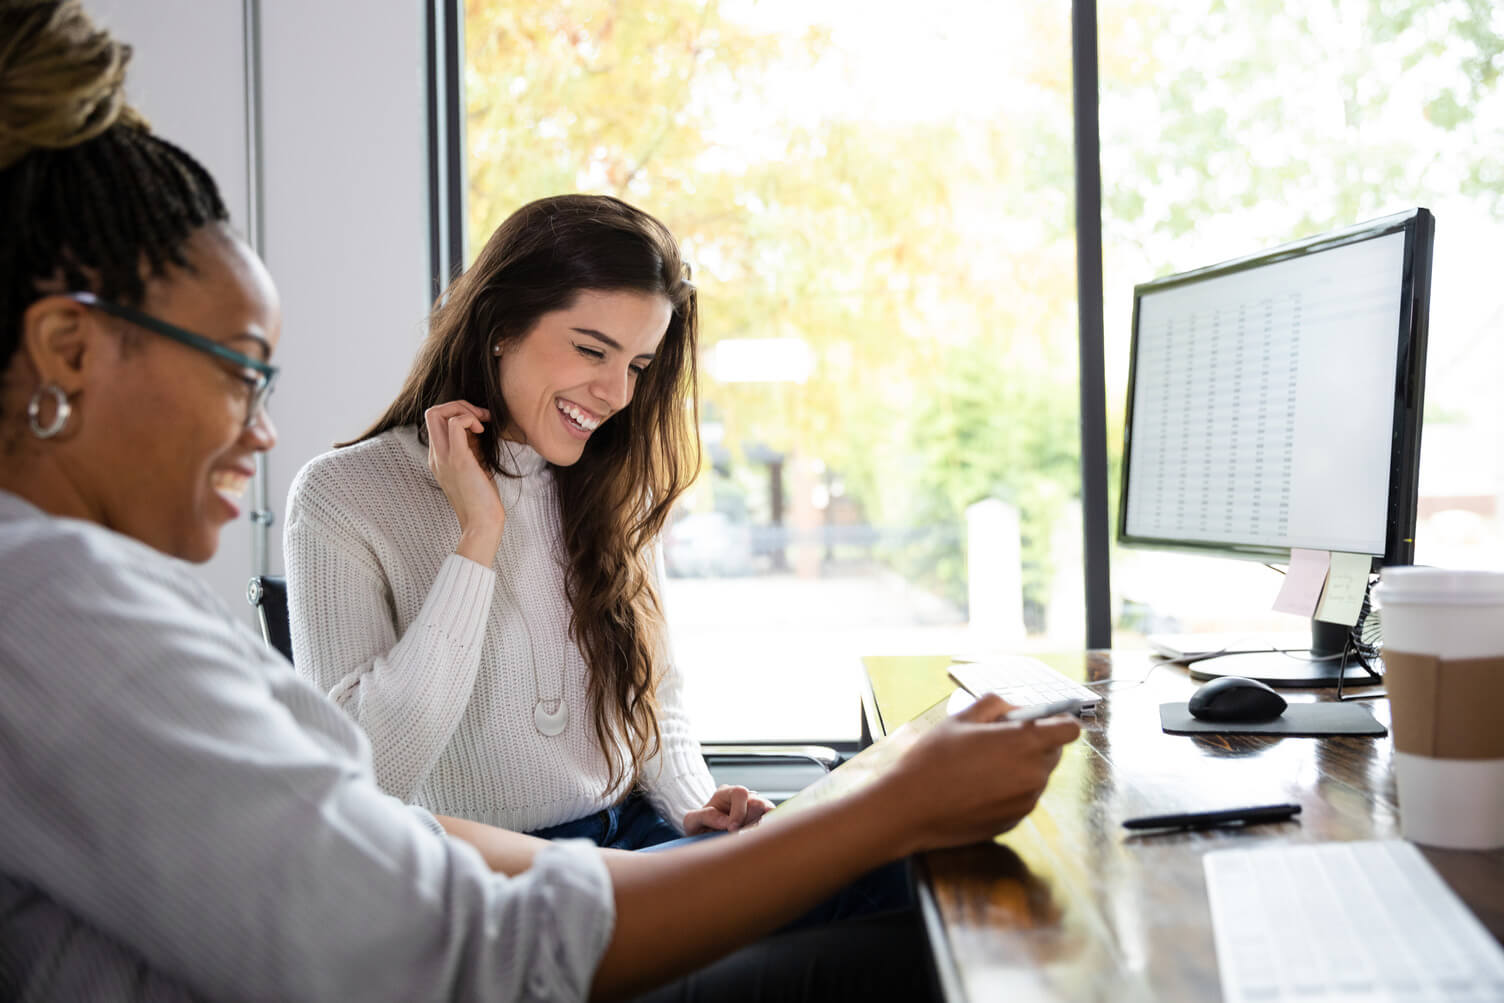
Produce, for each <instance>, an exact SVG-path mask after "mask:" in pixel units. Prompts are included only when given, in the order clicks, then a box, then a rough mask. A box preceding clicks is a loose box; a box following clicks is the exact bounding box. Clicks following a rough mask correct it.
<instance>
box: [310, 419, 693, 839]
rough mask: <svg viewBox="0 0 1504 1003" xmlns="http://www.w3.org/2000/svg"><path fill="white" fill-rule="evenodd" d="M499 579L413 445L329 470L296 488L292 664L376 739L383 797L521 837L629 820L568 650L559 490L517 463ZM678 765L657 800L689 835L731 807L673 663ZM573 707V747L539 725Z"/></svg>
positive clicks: (666, 712) (522, 452)
mask: <svg viewBox="0 0 1504 1003" xmlns="http://www.w3.org/2000/svg"><path fill="white" fill-rule="evenodd" d="M511 451H512V452H513V453H514V454H515V456H514V460H515V462H514V464H513V466H514V467H515V468H516V469H517V470H519V471H520V472H521V473H522V474H523V476H522V477H520V478H509V477H498V478H497V483H498V485H499V487H500V490H501V499H502V504H503V505H504V506H505V508H506V513H507V521H506V528H505V530H504V531H503V533H502V538H501V546H500V547H499V548H498V549H497V553H496V561H495V564H494V565H493V567H492V568H484V567H481V566H480V565H479V564H476V563H475V562H474V561H470V560H467V559H466V558H463V557H460V556H459V555H457V554H455V553H454V549H455V547H456V546H457V545H458V543H459V533H460V528H459V521H458V519H456V518H455V515H454V510H453V509H452V508H450V506H449V501H448V499H447V498H446V497H445V496H444V492H443V490H442V489H440V487H439V485H438V483H437V482H436V481H435V480H434V478H433V475H432V474H430V473H429V470H428V453H427V448H426V447H425V446H423V445H422V444H421V443H420V442H419V441H418V436H417V432H416V430H415V429H410V428H405V429H397V430H393V431H390V432H387V433H385V434H383V435H380V436H377V437H376V438H374V439H371V440H368V441H366V442H362V443H359V444H358V445H354V446H349V447H347V448H345V449H339V450H335V451H334V452H331V453H326V454H324V455H323V456H320V457H317V458H315V459H314V460H312V461H311V462H309V464H308V465H307V466H305V467H304V468H303V469H302V471H300V472H299V474H298V476H297V478H296V479H295V480H294V481H293V485H292V489H291V491H290V493H289V496H288V502H287V527H286V531H285V553H286V560H287V579H288V606H289V612H290V614H291V620H292V645H293V662H294V664H295V665H296V666H297V669H298V671H299V673H301V674H302V675H303V676H304V677H305V678H308V679H310V680H312V682H313V683H314V685H316V686H317V687H318V688H319V689H320V690H322V691H324V692H325V693H328V694H329V695H330V696H331V697H332V698H333V699H334V700H335V702H337V703H338V704H340V705H341V706H342V707H344V708H345V710H346V711H348V712H349V713H350V714H351V715H352V716H354V718H355V719H356V720H357V721H358V722H360V724H361V726H362V727H363V728H364V729H365V731H366V733H367V734H368V735H369V736H370V739H371V746H372V752H373V754H374V758H375V766H376V777H377V780H378V782H379V783H380V785H381V787H382V789H383V790H385V791H387V792H388V793H390V794H393V795H395V796H397V797H399V798H402V799H403V800H405V801H409V802H413V803H416V804H419V805H422V806H423V807H425V808H427V809H429V810H430V811H432V812H435V813H437V814H442V815H454V816H458V817H461V818H468V819H473V820H476V821H479V822H486V823H489V824H491V825H498V826H502V827H504V828H507V829H513V830H516V831H520V832H526V831H530V830H533V829H539V828H542V827H544V826H550V825H556V824H558V823H560V822H567V821H571V820H573V819H577V818H580V817H582V816H585V815H588V814H590V813H592V812H596V811H600V810H601V809H603V808H605V807H607V806H608V805H610V804H612V803H614V802H615V801H616V800H617V799H618V797H619V796H620V794H621V793H623V792H622V791H621V790H620V789H618V790H615V791H607V790H606V779H607V768H606V759H605V756H604V755H603V754H602V753H601V751H600V748H599V747H598V746H597V744H596V740H595V734H594V728H593V725H592V723H591V718H590V711H589V702H588V699H587V697H586V692H585V686H586V669H585V662H584V659H583V658H582V657H581V655H580V652H579V649H578V648H577V647H576V646H575V644H574V642H573V640H572V639H571V638H570V636H569V618H570V609H569V605H568V602H567V601H566V599H565V596H564V552H563V547H562V542H561V539H560V529H559V517H558V504H557V501H556V499H555V493H554V480H553V473H552V471H551V470H550V468H549V467H548V464H547V463H546V462H545V461H544V459H543V458H542V457H541V456H539V455H538V453H536V452H535V451H533V450H532V449H529V448H527V447H518V446H513V447H512V450H511ZM664 659H665V664H664V665H663V666H662V667H661V671H662V681H661V683H660V684H659V689H658V700H659V708H660V711H659V727H660V728H661V730H662V735H663V743H662V751H661V752H660V753H659V754H658V756H656V757H655V758H654V759H653V760H652V761H650V762H648V763H647V764H645V768H644V770H643V774H642V777H641V782H642V785H643V787H644V789H645V790H646V792H647V795H648V798H649V800H650V801H651V802H652V804H653V806H654V807H655V808H656V809H657V810H658V811H659V813H660V814H662V815H663V817H664V818H665V819H667V820H668V821H669V822H670V823H671V824H672V825H674V826H675V827H676V828H681V829H682V827H683V823H684V813H685V812H687V811H690V810H692V809H695V808H699V807H701V806H702V805H704V803H705V801H706V800H707V799H708V798H709V797H710V795H711V793H712V792H713V791H714V790H715V782H714V781H713V780H712V779H711V777H710V772H709V770H707V769H706V767H705V761H704V759H703V758H702V757H701V755H700V750H699V743H698V741H697V740H696V738H695V736H694V735H693V734H692V732H691V730H690V726H689V721H688V719H687V718H686V717H685V714H684V710H683V706H682V702H681V698H680V693H681V681H680V677H679V674H678V672H677V670H675V668H674V667H673V665H672V662H671V660H669V659H668V656H667V653H666V652H665V653H664ZM560 697H562V698H563V700H564V701H565V702H566V703H567V704H568V714H569V717H568V723H567V725H566V726H565V728H564V731H563V732H562V733H561V734H559V735H557V736H555V737H549V736H547V735H545V734H543V733H542V731H540V730H539V728H538V726H536V725H535V723H534V707H535V705H536V704H537V703H538V701H539V700H540V699H541V700H544V701H545V703H544V707H545V709H546V710H548V711H550V712H551V711H553V710H554V709H555V708H556V707H557V704H556V703H554V701H555V700H557V699H559V698H560Z"/></svg>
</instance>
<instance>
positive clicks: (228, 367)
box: [31, 226, 281, 561]
mask: <svg viewBox="0 0 1504 1003" xmlns="http://www.w3.org/2000/svg"><path fill="white" fill-rule="evenodd" d="M184 250H185V253H186V256H187V259H188V261H189V262H191V263H192V265H193V267H194V269H195V271H193V272H187V271H183V270H181V269H173V270H172V271H171V273H170V276H169V277H168V278H167V279H160V280H153V281H152V282H150V283H149V284H148V286H147V295H146V298H145V299H144V301H143V302H142V303H141V306H140V308H139V309H140V311H141V312H142V313H144V314H148V315H150V316H152V317H155V318H157V319H159V320H162V321H166V322H167V323H168V324H172V325H174V326H176V327H179V328H183V329H185V330H187V331H191V332H194V333H196V334H200V335H202V336H204V337H206V338H209V339H211V340H213V341H216V342H218V343H220V344H222V345H224V346H225V347H227V348H230V349H233V350H234V351H236V352H239V353H241V354H243V355H248V356H250V357H251V358H253V359H257V360H262V361H266V360H267V357H268V356H269V355H270V352H271V350H272V349H273V348H274V347H275V346H276V344H277V341H278V338H279V335H280V329H281V317H280V310H279V307H278V303H277V293H276V290H275V288H274V287H273V286H272V283H271V279H270V277H269V276H268V275H267V273H266V269H265V267H264V266H263V265H262V264H261V261H260V260H259V259H258V258H257V257H256V256H255V255H254V254H253V253H252V252H251V251H250V250H249V249H248V248H247V247H246V246H245V245H244V244H243V243H241V242H240V241H239V240H238V239H236V238H234V237H233V236H231V235H230V234H229V233H228V232H227V231H225V230H223V229H221V228H219V227H218V226H210V227H205V228H204V229H202V230H200V231H198V232H197V233H195V234H194V236H193V237H191V238H190V239H189V240H188V242H187V243H186V245H185V248H184ZM59 301H61V302H59ZM31 310H32V312H36V313H38V314H39V315H40V317H39V319H38V320H37V321H36V322H37V323H38V324H40V325H43V326H45V325H47V324H55V325H58V328H59V330H60V332H62V333H61V334H60V335H59V337H60V338H61V337H64V336H67V337H73V338H75V339H76V344H77V346H78V347H77V349H76V351H75V353H74V354H73V355H72V356H71V357H70V356H67V355H66V353H65V354H64V355H62V356H60V358H71V359H72V362H70V363H69V365H70V366H73V367H74V368H72V369H71V371H70V370H68V369H67V368H66V367H64V368H63V369H62V371H65V372H71V375H70V380H71V382H73V384H74V387H72V388H70V389H69V394H70V397H72V398H73V408H74V414H73V416H72V417H71V418H70V421H69V425H68V429H67V431H66V432H64V433H63V434H62V435H60V436H59V440H58V441H57V442H56V445H55V446H51V444H49V448H48V449H46V450H45V455H46V460H45V462H46V463H47V464H48V465H49V467H50V469H48V470H47V471H45V476H46V478H47V480H48V482H49V483H50V485H52V487H51V489H50V495H51V497H50V498H49V502H50V504H44V506H43V507H44V508H48V509H49V510H51V511H54V512H58V513H59V514H70V515H76V516H80V517H82V518H87V519H91V520H92V521H94V522H98V523H100V524H102V525H105V526H108V527H110V528H111V529H114V530H116V531H117V532H120V533H124V534H126V535H128V536H132V537H135V538H136V539H138V540H140V541H142V542H143V543H146V544H149V545H151V546H153V547H155V548H156V549H158V550H160V551H163V552H164V553H167V554H171V555H173V556H176V557H181V558H184V559H186V560H190V561H206V560H208V559H209V558H210V557H212V556H213V555H214V551H215V550H216V549H217V548H218V546H219V533H220V530H221V529H222V528H223V527H224V526H225V524H226V523H228V522H230V521H231V520H232V519H235V518H236V517H237V516H239V515H240V511H241V505H242V496H243V495H244V492H245V488H246V486H247V485H248V484H249V483H250V479H251V477H252V475H253V474H254V473H255V454H256V453H258V452H262V451H264V450H267V449H270V448H271V446H272V444H273V443H275V442H276V432H275V430H274V429H273V427H272V425H271V421H270V419H269V418H268V417H267V416H266V415H265V414H264V413H263V414H260V415H258V416H257V417H256V419H255V420H253V421H252V422H251V423H250V425H247V424H246V422H245V416H246V412H247V403H248V401H249V396H250V394H249V388H248V387H247V385H246V382H245V377H246V375H247V374H246V373H245V372H244V371H243V370H241V369H240V368H239V367H237V366H235V365H234V364H233V363H230V362H228V361H225V360H222V359H218V358H216V357H214V356H212V355H208V354H206V353H204V352H202V351H197V350H195V349H193V348H190V347H188V346H186V345H182V344H179V343H177V342H175V341H172V340H169V339H167V338H165V337H162V336H160V335H157V334H154V333H152V332H149V331H145V330H142V329H139V328H135V327H133V326H132V325H130V324H128V323H126V322H125V321H121V320H118V319H116V318H114V317H112V316H110V315H108V314H106V313H104V312H102V311H100V310H92V309H88V308H86V307H84V306H81V305H77V304H72V303H71V301H66V300H63V299H62V298H61V297H51V298H47V299H44V300H42V301H39V302H38V303H37V304H35V305H34V306H33V307H32V308H31ZM70 311H71V312H70ZM69 324H72V325H74V326H75V328H76V330H75V331H73V332H71V333H70V332H68V331H67V330H66V326H67V325H69ZM39 340H40V341H45V339H39ZM49 361H50V360H49Z"/></svg>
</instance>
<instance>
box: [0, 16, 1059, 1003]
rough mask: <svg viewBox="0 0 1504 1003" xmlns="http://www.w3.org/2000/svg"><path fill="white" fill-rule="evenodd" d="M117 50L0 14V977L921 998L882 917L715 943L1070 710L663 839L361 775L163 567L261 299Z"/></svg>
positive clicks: (188, 513)
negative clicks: (557, 837) (433, 800)
mask: <svg viewBox="0 0 1504 1003" xmlns="http://www.w3.org/2000/svg"><path fill="white" fill-rule="evenodd" d="M128 54H129V50H128V49H126V48H125V47H124V46H122V45H119V44H118V43H116V42H114V41H112V40H111V39H110V38H109V37H108V35H106V34H105V33H103V32H101V31H100V30H98V29H97V28H96V27H95V26H94V25H93V24H92V23H91V22H90V21H89V19H88V18H87V16H85V15H84V13H83V12H82V10H81V9H80V7H79V5H78V3H77V2H76V0H0V212H3V214H4V215H3V216H0V219H3V220H4V223H5V237H4V240H3V241H0V456H3V462H0V568H4V574H3V575H0V749H3V750H4V752H3V755H0V812H3V815H4V819H5V822H4V824H3V825H0V998H6V999H27V1000H70V1001H71V1000H91V1001H92V1000H169V999H171V1000H180V999H199V998H204V999H258V1000H305V999H307V1000H339V1001H343V1000H363V1001H364V1000H394V1001H397V1000H402V1001H407V1000H425V1001H426V1000H441V999H467V1000H518V999H583V998H585V997H586V996H588V995H595V996H622V995H625V994H627V993H631V992H638V991H641V990H642V989H644V988H646V987H650V986H655V985H661V984H663V983H665V982H666V981H667V980H670V979H674V978H679V979H680V981H677V982H672V983H669V984H668V985H666V986H663V987H662V988H661V989H658V990H654V991H653V993H651V994H649V995H648V996H646V997H644V998H647V999H700V998H703V999H727V1000H733V999H759V998H760V999H769V1000H772V999H840V998H847V997H852V998H855V997H860V998H863V999H870V998H875V997H878V996H881V995H882V994H883V993H884V992H893V991H897V992H899V993H903V994H905V998H909V999H915V998H922V997H923V996H924V994H925V992H926V988H925V973H924V965H923V961H922V955H923V950H922V947H921V946H920V945H919V943H918V937H917V934H916V933H915V932H914V931H913V930H911V929H906V928H905V929H900V928H897V927H894V926H892V925H891V924H888V923H886V922H879V921H877V918H874V919H873V920H868V921H858V922H854V923H848V924H838V925H833V926H830V927H825V928H822V929H819V930H813V931H807V932H802V933H796V934H790V935H786V936H783V937H779V938H772V939H768V940H764V941H762V942H759V943H756V944H752V945H751V946H749V947H745V948H743V949H741V950H739V951H735V952H734V953H731V954H729V956H726V957H724V958H722V957H721V956H722V955H726V954H727V952H730V951H734V949H735V948H736V947H737V946H738V945H742V944H747V943H748V942H750V941H752V940H753V939H754V938H756V937H759V936H762V935H764V934H766V933H767V932H768V931H770V930H772V929H774V928H776V927H777V926H778V925H779V924H780V923H784V922H786V921H788V920H789V919H790V918H791V917H793V916H794V915H797V914H798V913H799V912H800V911H801V910H803V909H805V908H808V907H809V906H810V905H811V904H812V903H814V902H816V901H818V900H819V899H821V898H823V897H824V896H826V895H829V894H830V893H831V892H832V891H833V890H835V889H836V888H837V887H839V886H841V885H842V884H844V883H845V882H848V881H850V880H851V879H852V878H854V877H855V876H856V875H858V874H861V873H863V872H865V871H868V870H871V869H872V868H874V867H876V866H878V865H880V864H882V863H884V862H886V861H889V860H892V859H896V858H897V857H900V856H902V855H904V854H907V853H911V852H915V851H918V850H921V849H928V848H934V847H940V846H949V845H956V844H959V843H965V842H971V841H975V840H979V839H985V838H987V837H989V836H991V835H992V834H993V833H995V832H997V831H999V830H1000V829H1004V828H1007V827H1009V826H1011V825H1013V824H1015V823H1016V822H1017V821H1018V820H1019V819H1020V818H1022V817H1023V816H1024V815H1025V814H1027V813H1028V811H1030V810H1031V808H1032V807H1033V805H1034V803H1035V801H1036V800H1037V798H1038V797H1039V795H1040V793H1041V791H1042V790H1043V788H1044V785H1045V782H1046V780H1047V779H1048V777H1049V774H1050V771H1051V770H1052V769H1053V767H1054V765H1055V763H1056V762H1057V761H1058V758H1059V755H1060V747H1061V745H1062V744H1063V743H1065V742H1067V741H1069V740H1070V739H1071V738H1073V737H1074V736H1075V734H1076V726H1075V725H1074V724H1073V723H1071V722H1070V721H1068V720H1056V721H1053V722H1050V721H1047V722H1043V723H1041V722H1031V723H1029V724H1025V725H1020V724H1009V723H1003V722H1000V721H998V720H997V719H998V718H999V716H1000V715H1001V714H1002V713H1003V712H1004V710H1005V709H1006V705H1005V704H1003V703H1002V701H1000V700H997V699H995V698H992V699H988V700H985V701H981V702H979V703H978V704H976V705H974V706H973V707H972V708H970V709H969V710H967V711H965V712H963V713H962V714H961V715H958V716H957V717H956V718H952V719H951V720H949V721H946V722H943V723H941V724H939V725H937V726H936V727H935V728H934V729H933V730H932V731H930V732H929V733H928V734H927V735H925V736H924V737H922V738H920V739H919V740H918V741H917V742H916V743H915V744H914V745H913V746H912V747H910V748H909V749H908V750H907V751H906V752H905V753H904V755H903V756H902V757H901V759H900V760H899V762H898V763H897V764H896V765H895V766H894V767H893V768H892V769H891V770H890V771H889V772H888V773H886V774H885V775H884V776H882V777H880V778H877V779H876V780H874V781H873V782H872V783H870V784H869V785H867V786H866V787H864V788H862V789H861V790H859V791H857V792H856V793H854V794H852V795H851V796H849V797H848V798H845V799H842V800H841V801H838V802H835V803H831V804H826V805H818V806H814V807H811V808H810V809H809V810H808V811H806V812H803V813H799V814H796V815H793V816H791V817H789V818H788V819H787V820H786V821H785V822H784V823H783V824H779V825H775V826H771V827H769V826H766V825H764V826H759V827H757V828H755V829H752V830H749V831H747V832H744V833H742V834H740V835H738V836H736V837H735V838H725V839H718V840H710V841H707V842H703V843H699V844H697V845H693V846H688V847H684V848H680V849H675V850H671V851H668V852H664V853H656V854H634V853H620V852H615V851H610V850H602V849H599V848H597V847H595V846H593V845H591V844H589V843H587V842H584V841H563V842H557V843H550V842H545V841H542V840H538V839H534V838H532V837H528V836H525V835H521V834H517V833H512V832H508V831H505V830H501V829H497V828H492V827H489V826H485V825H482V824H479V823H475V822H466V821H459V820H454V819H436V818H435V817H434V816H433V815H431V814H429V813H428V812H426V811H424V810H423V809H421V808H411V807H409V806H407V805H404V804H403V803H402V802H401V801H399V800H397V799H395V798H393V797H391V796H389V795H386V794H383V793H382V792H381V791H380V790H379V788H378V787H377V785H376V782H375V775H374V772H373V769H372V763H371V757H370V747H369V745H368V743H367V742H366V740H365V738H364V737H363V735H362V734H361V732H360V731H359V728H358V726H357V725H356V724H355V723H354V722H352V721H351V720H350V719H349V717H348V716H347V715H346V714H345V713H344V712H343V711H341V710H340V709H339V708H338V707H336V706H335V705H334V704H332V703H331V702H330V701H329V700H328V699H327V698H326V697H325V696H324V695H323V694H321V693H319V692H318V691H317V690H316V689H315V688H313V687H311V686H309V685H308V684H307V683H306V682H304V681H303V680H301V679H299V678H298V676H297V675H296V673H295V672H294V671H293V670H292V668H291V666H289V665H288V664H287V663H286V662H285V661H284V660H282V659H281V658H279V657H277V656H275V655H273V654H270V653H269V652H268V651H267V649H266V648H265V646H264V645H262V644H261V643H260V640H259V639H258V638H257V637H256V636H255V635H254V634H252V633H251V631H250V630H249V629H248V628H247V627H246V626H245V625H243V624H242V623H240V622H238V621H237V620H236V618H235V617H234V616H233V615H232V614H231V613H230V611H229V610H228V609H226V608H225V607H224V606H223V604H222V603H221V602H220V601H219V600H218V598H217V597H216V596H214V595H213V594H212V593H211V592H209V591H208V589H207V588H205V586H204V585H203V584H202V583H201V582H200V581H199V580H198V579H197V578H195V577H194V576H192V575H191V574H190V573H188V572H187V571H186V570H185V569H184V568H183V566H182V561H183V560H190V561H203V560H206V559H207V558H208V557H209V556H211V555H212V554H213V552H214V550H215V547H216V545H217V542H218V535H219V531H220V529H221V528H222V527H223V526H224V525H225V524H226V523H227V522H229V521H230V520H231V519H232V518H234V517H235V514H236V512H237V510H238V505H239V498H240V494H241V492H242V491H243V489H244V487H245V483H246V481H247V479H248V478H249V476H250V470H251V461H252V459H253V458H254V456H255V454H257V453H258V452H261V451H264V450H266V449H269V448H270V447H271V446H272V444H273V442H274V440H275V432H274V430H273V428H272V425H271V423H270V421H269V419H268V418H267V415H266V411H265V407H264V405H265V402H266V399H267V394H268V393H269V391H270V389H271V387H272V383H273V380H274V378H275V376H276V372H277V370H276V367H275V366H274V365H272V363H271V354H272V351H273V350H274V349H275V348H276V346H277V343H278V341H279V339H280V336H281V317H280V312H279V307H278V301H277V294H276V290H275V288H274V286H273V285H272V282H271V279H270V278H269V276H268V275H267V273H266V269H265V268H264V266H263V265H262V264H261V262H260V261H259V260H258V259H257V258H256V256H255V255H254V254H253V253H252V252H251V251H250V250H249V249H248V248H247V247H246V246H245V244H244V243H243V242H242V241H241V240H240V239H239V238H238V237H236V236H235V234H234V233H233V232H232V231H231V230H230V229H229V228H228V226H227V225H226V222H225V220H226V212H225V207H224V205H223V202H222V200H221V199H220V196H219V194H218V192H217V190H216V188H215V185H214V182H213V180H212V179H211V178H210V177H209V175H208V173H207V172H206V171H204V169H203V168H202V167H201V166H199V165H198V164H197V163H196V162H195V161H194V160H193V158H192V157H191V156H189V155H188V154H187V153H185V152H184V151H183V150H181V149H179V148H178V147H176V146H173V145H172V144H170V143H168V142H166V141H165V140H162V139H160V138H159V137H156V136H154V135H153V134H152V133H150V132H149V131H148V130H147V129H146V127H145V125H144V123H143V122H142V121H141V120H140V119H139V118H138V117H137V116H135V115H133V114H131V113H129V112H128V110H126V108H125V106H124V104H123V99H122V96H121V87H122V80H123V73H124V67H125V64H126V60H127V57H128ZM894 806H901V810H895V809H894ZM445 829H448V830H449V832H448V835H446V834H445ZM722 883H726V884H729V886H730V887H733V888H735V889H737V891H736V894H735V896H734V899H733V900H731V901H729V902H728V901H727V899H726V898H725V897H724V896H721V895H707V894H706V893H705V889H707V888H712V887H717V886H720V885H721V884H722ZM717 958H721V960H719V961H716V960H715V959H717ZM696 969H698V970H697V971H696ZM685 973H690V974H689V975H687V976H686V975H685Z"/></svg>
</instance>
